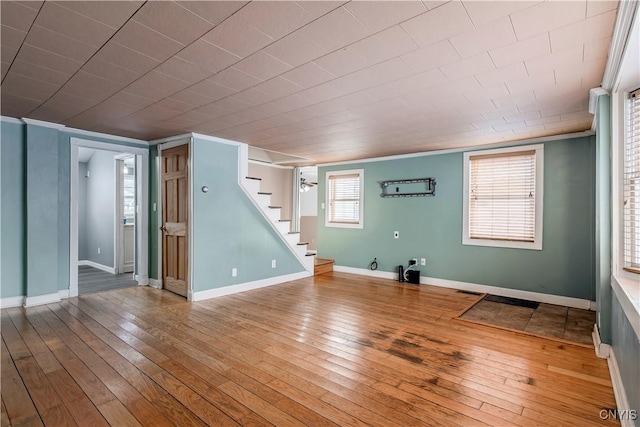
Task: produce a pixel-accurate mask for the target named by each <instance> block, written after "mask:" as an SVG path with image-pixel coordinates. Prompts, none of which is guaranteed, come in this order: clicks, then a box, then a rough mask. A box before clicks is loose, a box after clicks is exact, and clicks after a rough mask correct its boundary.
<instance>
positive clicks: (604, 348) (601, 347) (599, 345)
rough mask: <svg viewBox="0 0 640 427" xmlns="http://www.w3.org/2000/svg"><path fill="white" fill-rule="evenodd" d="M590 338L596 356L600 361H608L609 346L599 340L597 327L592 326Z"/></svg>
mask: <svg viewBox="0 0 640 427" xmlns="http://www.w3.org/2000/svg"><path fill="white" fill-rule="evenodd" d="M591 337H592V338H593V346H594V347H595V349H596V356H598V357H599V358H601V359H608V358H609V354H610V353H611V346H610V345H609V344H605V343H603V342H602V341H601V340H600V330H599V329H598V325H593V332H592V333H591Z"/></svg>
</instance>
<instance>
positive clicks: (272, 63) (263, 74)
mask: <svg viewBox="0 0 640 427" xmlns="http://www.w3.org/2000/svg"><path fill="white" fill-rule="evenodd" d="M233 68H235V69H236V70H240V71H242V72H244V73H247V74H248V75H250V76H253V77H255V78H257V79H259V80H268V79H270V78H272V77H275V76H277V75H279V74H282V73H284V72H285V71H288V70H290V69H291V66H290V65H289V64H285V63H284V62H282V61H280V60H278V59H276V58H274V57H273V56H271V55H269V54H266V53H264V52H256V53H254V54H253V55H251V56H249V57H247V58H245V59H243V60H242V61H240V62H238V63H237V64H235V65H234V66H233Z"/></svg>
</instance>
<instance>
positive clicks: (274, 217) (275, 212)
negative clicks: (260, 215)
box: [263, 207, 282, 221]
mask: <svg viewBox="0 0 640 427" xmlns="http://www.w3.org/2000/svg"><path fill="white" fill-rule="evenodd" d="M263 210H264V212H265V213H266V214H267V216H268V217H269V219H270V220H271V221H278V220H279V219H280V218H281V212H280V211H281V210H282V209H272V208H269V207H267V208H265V209H263Z"/></svg>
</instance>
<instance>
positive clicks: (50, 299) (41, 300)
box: [24, 292, 60, 307]
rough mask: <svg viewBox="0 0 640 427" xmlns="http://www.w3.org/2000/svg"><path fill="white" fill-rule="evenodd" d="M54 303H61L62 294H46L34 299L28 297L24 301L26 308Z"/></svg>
mask: <svg viewBox="0 0 640 427" xmlns="http://www.w3.org/2000/svg"><path fill="white" fill-rule="evenodd" d="M54 302H60V294H59V293H58V292H54V293H51V294H45V295H36V296H33V297H26V298H25V300H24V306H25V307H34V306H36V305H44V304H51V303H54Z"/></svg>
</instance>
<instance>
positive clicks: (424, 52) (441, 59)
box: [400, 40, 460, 72]
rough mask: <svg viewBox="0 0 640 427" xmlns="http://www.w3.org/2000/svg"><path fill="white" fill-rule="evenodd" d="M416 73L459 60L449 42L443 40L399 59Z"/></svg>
mask: <svg viewBox="0 0 640 427" xmlns="http://www.w3.org/2000/svg"><path fill="white" fill-rule="evenodd" d="M400 58H401V59H402V60H403V61H404V62H406V63H407V65H409V66H410V67H411V68H412V69H413V70H415V71H417V72H421V71H426V70H431V69H433V68H436V67H439V66H441V65H446V64H450V63H452V62H456V61H458V60H459V59H460V55H458V53H457V52H456V50H455V49H454V48H453V46H452V45H451V43H450V42H449V40H443V41H440V42H437V43H434V44H432V45H429V46H426V47H423V48H422V49H419V50H416V51H414V52H411V53H407V54H405V55H402V56H401V57H400Z"/></svg>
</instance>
